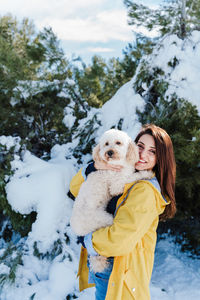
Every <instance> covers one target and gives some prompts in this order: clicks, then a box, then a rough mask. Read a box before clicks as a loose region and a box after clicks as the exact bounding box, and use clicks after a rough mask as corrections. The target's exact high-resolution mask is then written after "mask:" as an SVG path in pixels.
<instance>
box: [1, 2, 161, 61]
mask: <svg viewBox="0 0 200 300" xmlns="http://www.w3.org/2000/svg"><path fill="white" fill-rule="evenodd" d="M137 2H138V3H143V4H147V3H148V5H156V4H159V3H160V2H161V0H149V1H147V0H144V1H142V0H137ZM8 13H11V14H12V15H13V16H16V17H17V19H18V20H22V19H23V18H24V17H28V18H29V19H30V20H32V21H33V22H34V24H35V26H36V28H37V29H42V28H44V27H49V26H50V27H52V29H53V31H54V33H55V34H56V35H57V37H58V38H59V40H60V41H61V47H62V48H63V50H64V52H65V54H66V56H67V57H68V58H72V57H76V56H81V57H82V58H83V60H84V61H85V62H87V63H88V62H89V61H90V60H91V57H92V56H93V55H95V54H97V55H101V56H103V57H104V58H110V57H121V55H122V49H124V48H125V47H126V45H127V44H128V43H131V42H133V41H134V33H133V31H132V28H131V26H129V25H128V24H127V9H126V7H125V5H124V4H123V0H50V1H49V0H42V1H41V0H29V1H27V0H15V1H13V0H6V1H5V0H0V16H3V15H5V14H8Z"/></svg>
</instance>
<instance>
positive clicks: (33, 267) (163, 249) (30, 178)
mask: <svg viewBox="0 0 200 300" xmlns="http://www.w3.org/2000/svg"><path fill="white" fill-rule="evenodd" d="M199 53H200V33H199V32H194V33H193V35H192V36H191V38H190V39H189V40H188V41H187V42H183V41H181V40H179V39H178V38H177V37H175V36H169V37H166V38H165V39H164V40H163V41H162V45H159V49H156V50H155V51H154V53H153V54H152V56H151V57H150V58H149V65H150V66H151V67H152V68H153V67H155V66H159V67H160V68H161V69H163V70H164V71H165V72H166V74H170V79H169V81H170V85H169V90H168V93H169V94H172V93H173V92H176V93H177V95H179V96H180V97H184V98H186V99H189V100H190V101H191V102H192V103H193V104H196V105H197V107H198V109H199V110H200V101H199V98H198V97H199V92H198V89H199V85H198V80H199V65H200V55H199ZM175 56H176V58H177V59H178V60H179V64H178V65H177V66H176V68H174V69H172V68H171V67H170V66H169V65H168V63H167V62H168V61H171V60H172V59H173V58H174V57H175ZM182 79H183V80H182ZM134 81H135V78H133V79H132V80H131V81H129V82H127V83H126V84H125V85H124V86H122V87H121V88H120V89H119V90H118V91H117V93H116V94H115V95H114V96H113V98H112V99H111V100H110V101H108V102H107V103H105V104H104V105H103V107H102V108H101V109H91V110H90V112H89V114H88V116H87V118H86V119H82V120H81V121H80V122H79V128H81V127H84V125H85V124H86V122H87V121H89V120H90V119H92V118H93V116H94V114H96V115H97V118H98V120H99V121H101V124H102V126H101V127H98V126H97V127H96V132H95V138H96V141H98V139H99V137H100V136H101V134H102V133H103V132H104V131H105V130H107V129H109V128H111V127H115V126H116V125H117V124H118V123H119V122H120V120H121V119H123V120H124V121H123V122H122V124H121V126H122V127H121V129H122V130H124V131H126V132H127V133H128V134H129V135H130V136H131V137H132V138H133V139H134V137H135V135H136V133H137V132H138V131H139V129H140V126H141V125H140V123H139V122H138V119H137V116H136V112H135V111H136V108H137V107H138V108H139V109H142V108H143V107H144V100H143V99H142V97H141V96H140V95H138V94H136V93H135V92H134V89H133V84H134ZM144 88H145V85H144ZM146 88H147V87H146ZM66 116H67V117H66V118H65V119H64V120H63V122H64V123H65V124H66V126H68V127H72V126H73V124H74V121H75V119H74V117H73V115H72V111H71V110H70V109H66ZM0 143H1V144H2V145H5V146H6V149H7V150H8V149H10V147H13V146H14V147H18V149H19V147H20V144H19V143H20V139H19V138H13V137H6V136H1V137H0ZM77 144H78V137H76V138H74V139H73V141H72V142H71V143H68V144H67V145H55V146H54V147H53V148H52V150H51V159H50V160H49V161H44V160H42V159H40V158H37V157H35V156H34V155H32V154H31V153H30V152H28V151H26V152H25V154H24V157H23V159H21V158H20V157H19V156H17V155H15V157H14V160H13V161H12V168H13V171H14V175H13V177H12V178H11V179H10V181H9V183H8V184H7V186H6V191H7V198H8V201H9V203H10V205H11V206H12V209H13V210H15V211H16V212H19V213H21V214H22V215H26V214H29V213H30V212H32V211H35V212H36V213H37V218H36V221H35V222H34V223H33V225H32V230H31V232H30V233H29V235H28V237H27V238H23V239H21V240H19V238H18V240H15V243H16V246H17V245H18V244H20V245H23V247H22V248H23V251H22V261H23V264H22V265H19V267H18V268H17V271H16V281H15V284H14V285H9V283H6V285H4V288H3V289H2V291H0V299H1V300H12V299H15V300H21V299H23V300H29V299H34V300H41V299H42V300H64V299H66V296H67V295H68V294H75V295H76V296H77V299H80V300H86V299H87V300H88V299H91V300H92V299H94V293H95V289H94V288H91V289H88V290H86V291H83V292H81V293H80V292H79V291H78V281H77V278H76V274H77V270H78V260H79V252H80V245H77V243H76V236H75V235H74V234H73V233H72V231H71V228H70V227H69V219H70V215H71V210H72V205H73V201H72V200H71V199H70V198H69V197H68V196H67V192H68V190H69V184H70V180H71V178H72V176H73V175H74V174H75V173H76V171H77V169H78V168H79V167H80V166H78V164H77V161H76V159H75V158H74V157H73V156H72V154H71V149H73V148H74V147H76V146H77ZM90 158H91V155H89V154H87V155H86V156H85V157H84V158H83V161H84V162H87V161H89V159H90ZM66 236H68V237H69V241H66ZM55 245H57V246H58V249H60V251H58V253H57V255H55V256H54V257H49V255H50V253H51V251H52V249H54V247H55ZM1 246H2V247H4V246H5V245H3V244H1ZM35 246H36V247H37V250H38V252H39V254H38V256H37V255H35V254H34V250H35V248H34V247H35ZM59 246H60V248H59ZM4 252H5V251H3V250H1V251H0V258H1V257H2V256H3V255H4ZM16 255H17V254H16ZM8 273H9V267H8V266H7V265H6V263H1V264H0V274H8ZM199 286H200V261H199V260H198V259H197V258H196V259H194V258H191V257H189V255H188V253H182V252H181V250H180V247H179V246H178V245H176V244H175V242H174V241H173V239H172V238H170V236H165V237H164V238H163V239H161V240H160V241H159V242H158V244H157V248H156V255H155V265H154V270H153V275H152V280H151V285H150V289H151V298H152V300H160V299H163V300H186V299H187V300H188V299H190V298H191V299H200V290H199Z"/></svg>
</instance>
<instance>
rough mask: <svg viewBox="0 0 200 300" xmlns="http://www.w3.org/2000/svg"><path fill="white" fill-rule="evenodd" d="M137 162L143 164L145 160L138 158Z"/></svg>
mask: <svg viewBox="0 0 200 300" xmlns="http://www.w3.org/2000/svg"><path fill="white" fill-rule="evenodd" d="M137 163H138V164H145V163H146V161H145V160H142V159H140V160H138V162H137Z"/></svg>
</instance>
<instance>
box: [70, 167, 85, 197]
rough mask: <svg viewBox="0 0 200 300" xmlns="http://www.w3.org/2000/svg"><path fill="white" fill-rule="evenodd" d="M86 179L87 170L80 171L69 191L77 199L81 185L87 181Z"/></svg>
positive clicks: (72, 181) (73, 179)
mask: <svg viewBox="0 0 200 300" xmlns="http://www.w3.org/2000/svg"><path fill="white" fill-rule="evenodd" d="M85 179H86V176H85V168H82V169H80V170H79V172H78V173H77V174H76V175H75V176H74V177H73V178H72V180H71V182H70V186H69V190H70V192H71V193H72V195H73V196H74V197H75V198H76V197H77V195H78V193H79V190H80V187H81V184H82V183H83V182H84V181H85Z"/></svg>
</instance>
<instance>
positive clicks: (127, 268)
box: [70, 124, 176, 300]
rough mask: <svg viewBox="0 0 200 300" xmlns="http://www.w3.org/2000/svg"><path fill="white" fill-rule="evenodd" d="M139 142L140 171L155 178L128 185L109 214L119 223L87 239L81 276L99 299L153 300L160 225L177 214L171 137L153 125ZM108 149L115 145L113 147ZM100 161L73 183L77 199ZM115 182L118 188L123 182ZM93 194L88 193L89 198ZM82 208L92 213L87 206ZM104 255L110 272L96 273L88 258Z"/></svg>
mask: <svg viewBox="0 0 200 300" xmlns="http://www.w3.org/2000/svg"><path fill="white" fill-rule="evenodd" d="M135 142H136V144H137V146H138V148H139V161H138V157H137V160H136V161H138V162H137V163H136V168H137V170H138V171H143V170H153V171H154V174H152V177H151V178H150V179H142V180H133V181H132V182H129V181H128V183H126V184H125V185H124V188H123V193H122V194H118V195H117V196H115V197H113V198H112V199H111V200H110V201H109V203H108V206H107V208H106V211H107V213H110V214H111V215H113V224H111V225H110V226H107V225H104V226H103V227H102V228H100V229H97V230H94V231H93V232H91V233H89V234H87V235H86V236H84V237H82V245H83V248H82V250H81V255H80V264H79V272H78V276H79V284H80V290H83V289H85V288H88V287H91V286H92V285H91V284H92V283H93V284H94V283H95V286H96V294H95V299H96V300H132V299H135V300H150V292H149V282H150V279H151V273H152V268H153V261H154V252H155V245H156V230H157V226H158V222H159V219H161V218H162V219H167V218H171V217H173V216H174V214H175V211H176V204H175V198H174V185H175V173H176V172H175V171H176V166H175V159H174V153H173V146H172V142H171V139H170V137H169V135H168V134H167V132H166V131H165V130H163V129H162V128H160V127H157V126H155V125H152V124H150V125H149V124H147V125H145V126H143V128H142V130H141V131H140V132H139V134H138V135H137V137H136V140H135ZM107 144H108V145H107ZM105 146H106V147H107V146H109V143H106V144H105ZM117 146H118V147H120V145H117ZM111 154H112V153H111ZM94 160H95V164H93V166H91V165H88V166H87V167H86V169H85V170H86V171H85V174H84V171H83V170H80V171H79V173H77V174H76V175H75V176H74V178H73V179H72V182H71V185H70V191H71V193H72V194H73V195H74V196H75V197H76V196H77V194H78V191H79V189H80V186H81V184H82V183H83V182H84V177H83V176H87V175H89V173H91V172H96V171H97V170H96V169H95V166H96V168H97V164H96V159H95V157H94ZM132 161H133V160H132ZM121 167H122V166H121ZM98 168H99V170H100V171H102V170H105V169H108V168H109V163H106V168H105V163H104V165H102V166H100V164H99V167H98ZM110 170H112V172H118V175H119V176H120V178H121V177H122V175H123V174H122V172H123V167H122V168H121V169H119V170H113V169H110ZM112 172H111V173H112ZM86 173H87V175H86ZM138 174H140V172H138ZM89 176H90V175H89ZM109 176H110V175H109ZM88 178H89V177H88ZM97 182H98V181H97V180H96V182H95V183H94V184H93V186H95V187H96V185H97ZM106 182H107V181H106ZM126 182H127V181H126ZM114 183H115V186H118V185H119V179H116V180H115V182H114ZM101 190H102V187H101V188H100V189H97V188H96V189H95V193H96V194H97V193H101ZM86 192H87V191H86ZM90 194H91V193H88V195H87V199H88V198H89V196H90ZM92 199H94V197H93V198H92ZM92 203H93V202H92ZM82 207H83V210H86V211H87V212H88V210H87V208H86V206H85V205H83V206H82ZM108 207H109V210H108ZM81 213H83V212H82V211H81ZM93 219H94V218H93ZM98 255H101V256H105V257H107V258H108V267H107V268H106V269H105V270H103V271H102V272H95V271H94V270H92V268H91V266H90V264H89V265H88V264H87V261H88V258H90V257H91V256H95V257H96V256H97V257H98Z"/></svg>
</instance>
